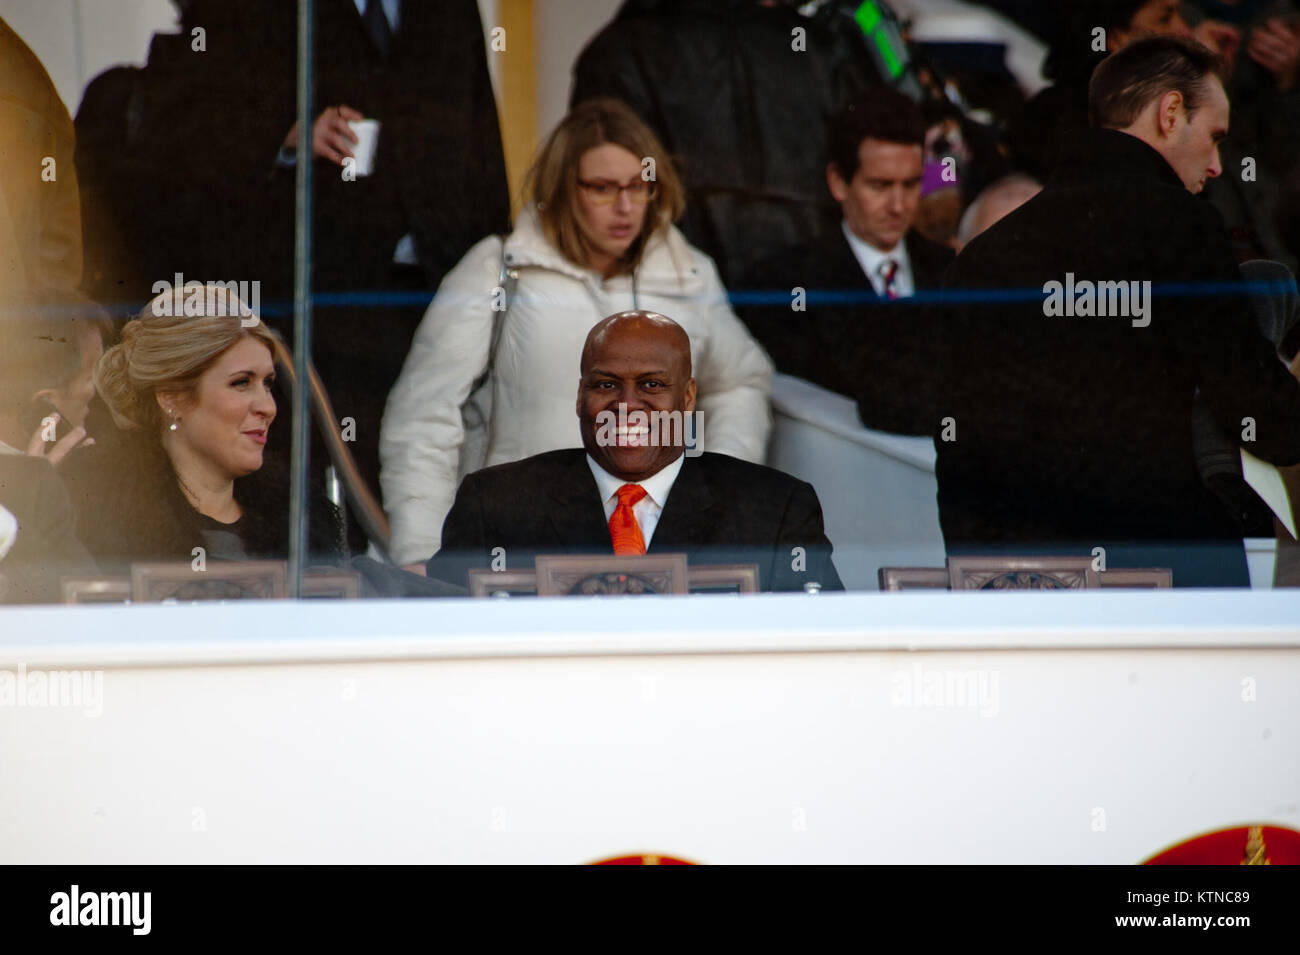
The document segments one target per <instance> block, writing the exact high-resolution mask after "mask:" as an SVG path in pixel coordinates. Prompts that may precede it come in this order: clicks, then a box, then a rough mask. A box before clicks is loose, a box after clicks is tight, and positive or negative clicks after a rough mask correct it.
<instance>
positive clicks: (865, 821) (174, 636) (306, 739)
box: [0, 592, 1300, 864]
mask: <svg viewBox="0 0 1300 955" xmlns="http://www.w3.org/2000/svg"><path fill="white" fill-rule="evenodd" d="M1297 621H1300V595H1296V594H1286V593H1283V592H1272V593H1238V594H1222V593H1209V592H1203V593H1198V592H1182V593H1177V594H1172V593H1165V594H1158V593H1125V594H1115V593H1076V594H1068V595H1062V594H1028V593H1018V594H943V595H925V594H922V595H913V594H901V595H893V594H858V595H840V596H833V595H820V596H816V597H809V596H804V595H792V596H776V597H766V596H765V597H758V598H738V597H710V598H701V597H692V598H624V599H621V600H620V599H603V600H583V601H570V600H559V599H545V600H533V601H527V600H519V599H514V600H507V601H502V600H495V601H474V602H471V601H453V602H422V601H407V602H402V603H395V602H392V603H390V602H372V603H366V604H362V603H351V604H342V603H331V604H324V603H309V604H304V605H297V606H295V605H293V604H287V603H283V604H260V605H226V606H219V607H215V606H208V607H193V606H189V607H187V606H176V607H124V608H102V609H99V608H96V609H89V608H85V609H83V608H47V609H36V610H25V611H15V610H10V611H5V612H3V613H0V633H2V634H3V635H2V636H0V765H3V766H4V773H3V775H0V826H2V827H3V828H2V829H0V831H2V832H3V838H0V862H3V863H15V862H18V863H28V862H49V863H64V864H69V863H109V862H123V863H130V862H139V863H145V862H153V863H165V862H272V861H279V862H552V863H581V862H590V861H593V860H597V859H602V858H609V857H614V856H622V855H629V854H652V855H667V856H675V857H680V858H684V859H687V860H690V861H694V862H700V863H726V862H756V863H757V862H893V863H898V862H907V863H935V862H1008V863H1010V862H1089V863H1119V864H1126V863H1134V862H1138V861H1140V860H1141V859H1143V858H1146V857H1148V856H1150V855H1153V854H1154V853H1156V852H1157V851H1159V850H1161V849H1163V848H1166V847H1167V846H1169V845H1171V844H1173V843H1176V842H1179V841H1182V840H1183V839H1186V838H1189V837H1191V836H1194V835H1197V834H1200V833H1203V832H1205V831H1207V830H1212V829H1218V828H1224V827H1228V826H1237V825H1244V824H1247V823H1253V822H1259V823H1271V824H1275V825H1285V826H1290V827H1292V828H1300V800H1298V799H1297V794H1300V692H1297V691H1298V690H1300V626H1298V625H1297ZM20 667H22V668H23V669H22V670H20V669H19V668H20ZM56 670H62V671H89V673H90V676H89V678H88V679H87V681H86V682H85V683H84V684H83V686H82V689H83V691H85V692H84V693H83V695H82V696H81V697H80V698H76V699H73V698H72V697H71V694H70V695H69V697H68V698H66V699H65V700H63V703H64V704H65V705H62V706H39V705H33V704H34V700H35V696H34V693H35V686H36V683H39V682H40V680H39V679H37V678H36V677H34V676H33V674H40V675H43V676H42V679H44V682H45V685H46V687H47V688H48V687H49V686H51V685H53V683H54V682H56V678H55V677H54V676H53V675H52V671H56ZM95 671H99V672H101V673H102V677H101V679H102V686H101V693H100V695H99V696H98V697H97V698H96V696H95V690H94V687H95V682H96V680H95V678H94V676H93V674H94V672H95ZM19 676H25V679H26V683H27V691H26V692H27V693H28V696H27V698H26V700H25V705H21V706H20V705H17V702H16V699H15V697H14V696H13V690H14V687H15V684H16V681H17V678H18V677H19ZM33 681H35V682H33ZM64 682H65V684H66V685H67V686H68V688H69V691H70V690H71V687H72V683H71V680H70V679H65V681H64ZM6 686H7V687H8V688H9V695H8V696H6V695H5V693H6ZM96 714H98V715H96Z"/></svg>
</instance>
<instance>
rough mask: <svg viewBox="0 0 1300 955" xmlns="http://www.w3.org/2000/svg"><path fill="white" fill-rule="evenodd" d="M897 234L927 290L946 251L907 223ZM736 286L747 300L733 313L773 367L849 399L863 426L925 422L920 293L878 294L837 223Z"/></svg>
mask: <svg viewBox="0 0 1300 955" xmlns="http://www.w3.org/2000/svg"><path fill="white" fill-rule="evenodd" d="M903 241H904V243H905V245H906V247H907V256H908V259H909V260H910V261H911V264H912V280H913V284H914V285H915V287H916V291H917V292H926V291H929V292H931V293H934V292H936V291H937V290H938V289H939V286H940V284H941V283H942V280H943V272H944V269H946V268H947V267H948V264H949V263H950V262H952V259H953V252H952V250H951V249H949V248H948V247H947V246H943V245H939V244H938V243H935V242H931V241H930V240H929V239H927V238H925V237H924V236H922V235H921V234H919V233H917V232H915V231H909V232H908V233H907V235H906V236H905V237H904V239H903ZM796 287H798V288H802V289H804V292H805V310H804V311H802V312H796V311H793V310H792V308H791V304H792V302H793V300H794V299H793V296H792V294H791V290H792V289H794V288H796ZM739 291H740V295H739V296H738V297H739V298H741V299H742V300H750V301H752V302H753V304H749V305H745V306H742V307H741V308H739V309H738V311H739V314H740V317H741V318H742V319H743V320H744V321H745V323H746V324H747V325H748V326H749V330H750V331H751V332H752V333H753V335H754V337H755V338H756V339H758V341H759V342H760V343H761V344H762V345H763V347H764V348H765V349H767V353H768V354H769V355H771V356H772V361H773V362H775V363H776V367H777V370H778V371H781V372H784V373H785V374H788V375H797V376H799V377H800V378H806V379H807V380H809V381H812V382H815V383H816V384H819V385H821V386H822V387H823V388H828V389H830V390H831V391H836V392H839V393H840V394H843V395H848V396H849V397H851V398H854V399H855V400H856V401H857V402H858V414H859V416H860V417H861V418H862V422H863V424H865V425H866V426H867V427H868V428H876V429H879V430H881V431H893V432H896V433H900V434H929V433H930V432H931V431H932V430H933V427H934V415H933V412H932V409H931V404H930V393H929V389H930V386H931V385H932V384H933V381H934V360H935V348H936V341H935V340H936V337H937V334H938V332H937V330H936V328H935V321H936V319H935V317H934V316H933V314H932V312H931V310H930V308H929V307H927V304H926V300H925V297H924V296H921V297H920V298H904V299H898V300H896V301H893V302H891V301H889V300H888V299H885V298H882V297H880V296H879V295H877V294H876V291H875V288H874V287H873V286H872V284H871V281H870V279H868V278H867V276H866V274H865V273H864V272H863V271H862V266H861V265H860V264H859V262H858V260H857V258H856V257H855V256H854V254H853V250H852V249H851V248H850V247H849V243H848V240H847V239H845V237H844V231H843V229H841V228H838V227H837V228H835V229H834V230H833V231H830V232H827V233H826V234H825V235H824V236H823V237H822V238H821V239H820V240H819V241H818V242H817V243H815V244H813V245H807V246H797V247H795V248H791V249H787V250H786V251H785V252H783V253H782V254H780V255H777V256H774V257H773V258H771V259H769V260H768V261H766V262H764V263H762V264H761V265H760V266H759V267H758V268H757V269H755V271H754V272H753V274H752V275H751V276H750V277H749V279H748V280H747V281H746V282H745V283H744V285H743V288H742V289H741V290H739ZM755 299H761V301H754V300H755Z"/></svg>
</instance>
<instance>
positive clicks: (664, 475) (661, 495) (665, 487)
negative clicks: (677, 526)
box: [587, 454, 686, 549]
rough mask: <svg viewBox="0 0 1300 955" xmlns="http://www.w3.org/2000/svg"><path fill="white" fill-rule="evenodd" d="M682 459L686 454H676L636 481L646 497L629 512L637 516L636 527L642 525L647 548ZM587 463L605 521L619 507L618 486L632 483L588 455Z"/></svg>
mask: <svg viewBox="0 0 1300 955" xmlns="http://www.w3.org/2000/svg"><path fill="white" fill-rule="evenodd" d="M685 460H686V455H684V454H679V455H677V459H676V460H675V461H673V463H672V464H669V465H666V466H665V467H663V468H661V469H660V470H659V471H657V472H655V473H654V474H652V475H651V476H650V477H648V478H646V479H645V480H644V481H637V482H635V483H637V484H640V485H641V486H642V487H643V488H645V492H646V494H645V497H643V498H641V500H640V501H638V502H637V503H636V504H634V505H633V506H632V513H633V514H634V515H635V516H636V522H637V526H638V527H640V528H641V539H642V540H643V541H645V546H646V548H647V549H648V548H649V547H650V539H651V538H652V537H653V536H654V532H655V527H656V526H658V524H659V517H660V515H661V514H663V511H664V505H665V504H667V503H668V494H669V492H670V491H672V489H673V483H674V482H675V481H676V480H677V475H678V474H680V473H681V470H682V464H683V463H684V462H685ZM587 466H588V467H589V468H591V476H592V477H594V478H595V479H596V487H597V489H598V490H599V491H600V502H601V504H602V505H603V507H604V509H605V520H606V521H608V520H609V519H610V518H611V517H612V516H613V514H614V509H615V508H616V507H618V489H619V488H621V487H622V486H623V485H624V484H631V483H633V482H631V481H624V480H622V479H620V478H616V477H614V475H612V474H610V473H609V472H608V471H606V470H605V469H604V468H602V467H601V466H600V465H599V464H597V463H596V460H595V458H593V457H592V456H591V455H590V454H589V455H587Z"/></svg>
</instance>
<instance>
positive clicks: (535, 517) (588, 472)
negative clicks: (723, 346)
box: [427, 311, 843, 590]
mask: <svg viewBox="0 0 1300 955" xmlns="http://www.w3.org/2000/svg"><path fill="white" fill-rule="evenodd" d="M581 372H582V376H581V379H580V381H579V384H578V402H577V412H578V419H579V430H580V432H581V434H582V444H583V448H584V449H585V450H577V449H572V450H561V451H550V452H547V453H545V454H539V455H535V456H534V457H531V458H525V459H524V460H522V461H516V462H513V463H511V464H503V465H498V466H497V467H492V468H487V469H485V470H482V471H478V472H476V473H474V474H471V475H469V476H468V477H466V478H465V480H464V481H463V482H461V486H460V490H459V491H458V492H457V494H456V501H455V503H454V504H453V505H452V509H451V512H450V513H449V514H448V515H447V520H446V522H445V523H444V524H443V529H442V550H441V551H439V552H438V554H437V555H435V556H434V558H433V559H432V560H430V561H429V563H428V567H427V571H428V576H430V577H437V578H441V579H442V580H446V581H450V582H452V583H455V584H464V583H465V581H466V572H467V570H468V569H469V568H471V567H487V566H490V565H492V564H493V562H494V558H495V559H497V560H499V559H500V558H501V557H504V559H505V561H506V568H507V569H516V568H518V567H520V566H530V565H531V564H532V561H533V558H534V557H535V556H536V555H537V554H543V553H546V554H610V553H613V554H645V553H650V554H665V553H676V552H683V551H684V552H685V553H686V554H687V559H688V560H689V561H690V562H691V563H692V564H700V563H703V564H731V563H745V564H748V563H754V564H757V565H758V568H759V586H760V588H761V589H763V590H802V589H804V588H805V587H806V586H807V585H809V584H817V585H819V586H820V587H821V588H822V589H824V590H842V589H843V585H842V584H841V583H840V578H839V575H838V574H837V573H836V571H835V565H834V564H833V563H832V562H831V543H830V541H829V540H827V539H826V535H825V533H824V531H823V528H822V512H821V505H820V504H819V503H818V501H817V493H816V492H815V491H814V490H813V489H812V487H811V486H809V485H808V484H805V483H803V482H802V481H797V480H795V479H794V478H792V477H790V476H789V475H787V474H783V473H782V472H780V471H776V470H774V469H772V468H767V467H763V466H762V465H757V464H750V463H748V462H745V461H740V460H737V459H736V458H732V457H729V456H728V455H725V454H710V453H703V454H699V455H694V456H687V455H686V454H685V451H686V446H687V445H688V444H689V440H684V439H687V436H688V435H689V434H690V432H689V431H688V430H686V429H685V428H684V427H681V426H674V427H672V428H670V427H669V423H674V422H684V420H685V419H686V418H688V417H690V416H692V415H694V412H695V379H694V378H692V377H691V350H690V340H689V338H688V337H687V335H686V333H685V332H684V331H683V330H682V328H681V326H679V325H678V324H677V323H676V322H674V321H672V320H671V319H668V318H665V317H664V316H662V315H657V314H655V313H653V312H646V311H638V312H621V313H619V314H617V315H612V316H610V317H609V318H606V319H605V320H603V321H602V322H600V323H599V324H597V325H596V326H595V327H594V328H593V329H592V330H591V332H590V334H589V335H588V336H587V341H586V344H585V345H584V347H583V351H582V363H581ZM696 433H697V434H702V431H697V432H696ZM498 548H503V549H504V551H501V550H498ZM498 569H499V565H498Z"/></svg>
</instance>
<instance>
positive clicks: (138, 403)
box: [95, 283, 278, 431]
mask: <svg viewBox="0 0 1300 955" xmlns="http://www.w3.org/2000/svg"><path fill="white" fill-rule="evenodd" d="M250 315H251V316H252V318H249V317H248V316H250ZM245 322H247V323H249V324H247V325H245V324H244V323H245ZM243 338H256V339H258V340H259V341H262V342H264V343H265V344H266V347H267V348H269V349H270V350H271V355H272V357H274V356H275V353H276V349H275V346H276V343H277V341H278V339H277V337H276V334H275V333H274V332H273V331H271V330H270V329H269V328H267V327H266V325H265V324H263V323H262V321H261V320H260V319H258V318H257V317H256V315H253V313H252V312H250V311H249V309H248V307H247V306H246V305H244V304H243V302H241V301H240V300H239V297H238V296H236V295H235V294H234V293H233V292H230V291H228V290H227V289H226V288H225V287H224V286H222V285H220V284H215V283H214V284H210V285H207V286H205V287H202V288H200V287H198V286H197V285H187V286H184V287H181V288H178V289H173V290H172V291H170V292H164V293H163V294H161V295H158V296H156V297H154V299H153V300H152V301H150V302H149V304H148V305H146V306H145V307H144V309H143V310H142V311H141V312H140V317H139V318H134V319H132V320H131V321H129V322H127V323H126V327H125V328H123V329H122V340H121V341H120V342H118V343H117V344H116V345H114V346H113V347H112V348H110V349H108V351H106V352H104V356H103V357H102V358H101V359H100V360H99V364H97V365H96V366H95V388H96V389H97V390H98V392H99V394H100V396H101V397H102V398H103V399H104V402H105V403H106V404H107V405H108V408H109V410H110V411H111V412H112V413H113V420H114V421H115V422H117V426H118V427H119V428H122V429H123V430H143V431H160V430H161V429H162V427H163V425H164V423H165V422H164V421H163V414H162V409H161V408H159V407H158V401H157V399H156V398H155V395H156V394H157V393H158V392H159V391H177V392H181V393H184V394H191V395H192V394H193V393H194V390H195V388H196V386H197V385H198V381H199V378H201V377H202V376H203V373H204V372H205V371H207V370H208V369H209V368H211V367H212V366H213V364H215V363H216V361H217V359H218V358H220V357H221V356H222V355H223V354H225V352H226V351H227V349H229V348H231V347H232V346H234V345H235V344H237V343H238V342H239V341H240V340H241V339H243Z"/></svg>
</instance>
